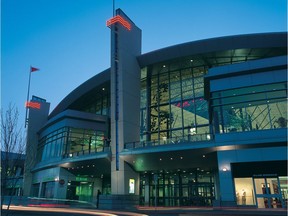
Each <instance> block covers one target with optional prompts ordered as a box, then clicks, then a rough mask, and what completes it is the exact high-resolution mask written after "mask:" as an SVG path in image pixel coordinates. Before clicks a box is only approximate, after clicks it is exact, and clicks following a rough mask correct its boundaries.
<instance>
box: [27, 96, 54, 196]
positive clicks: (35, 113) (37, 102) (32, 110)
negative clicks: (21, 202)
mask: <svg viewBox="0 0 288 216" xmlns="http://www.w3.org/2000/svg"><path fill="white" fill-rule="evenodd" d="M26 106H27V107H28V108H29V116H28V128H27V142H26V160H25V165H24V185H23V194H24V196H30V195H31V186H32V173H31V170H32V168H33V167H34V166H35V164H36V163H37V160H36V155H37V147H38V135H37V132H38V131H39V130H40V128H41V127H43V125H44V124H45V123H46V122H47V119H48V114H49V108H50V103H48V102H46V100H45V99H42V98H39V97H36V96H32V100H31V101H29V102H28V103H27V104H26Z"/></svg>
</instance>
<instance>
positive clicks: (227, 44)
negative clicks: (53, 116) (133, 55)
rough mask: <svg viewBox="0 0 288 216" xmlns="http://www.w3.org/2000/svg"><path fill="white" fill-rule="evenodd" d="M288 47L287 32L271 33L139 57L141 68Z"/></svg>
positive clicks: (195, 43) (180, 46) (185, 45)
mask: <svg viewBox="0 0 288 216" xmlns="http://www.w3.org/2000/svg"><path fill="white" fill-rule="evenodd" d="M269 47H287V32H270V33H257V34H245V35H233V36H225V37H218V38H212V39H211V38H210V39H204V40H198V41H192V42H187V43H183V44H178V45H174V46H170V47H166V48H162V49H159V50H155V51H152V52H149V53H145V54H143V55H141V56H138V57H137V59H138V62H139V65H140V67H145V66H148V65H151V64H155V63H158V62H164V61H168V60H170V59H176V58H181V57H185V56H189V55H197V54H204V53H210V52H216V51H223V50H230V49H238V48H239V49H240V48H269Z"/></svg>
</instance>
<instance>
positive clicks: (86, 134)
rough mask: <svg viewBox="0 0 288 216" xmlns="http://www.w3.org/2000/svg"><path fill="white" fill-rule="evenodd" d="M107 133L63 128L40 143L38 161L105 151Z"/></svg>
mask: <svg viewBox="0 0 288 216" xmlns="http://www.w3.org/2000/svg"><path fill="white" fill-rule="evenodd" d="M104 147H108V146H107V143H105V133H104V132H103V131H96V130H91V129H81V128H72V127H63V128H60V129H58V130H55V131H53V132H52V133H50V134H48V135H47V136H45V137H43V138H42V139H40V141H39V148H38V153H37V160H38V162H40V161H48V160H50V159H55V158H61V157H73V156H78V155H85V154H92V153H96V152H102V151H105V149H104Z"/></svg>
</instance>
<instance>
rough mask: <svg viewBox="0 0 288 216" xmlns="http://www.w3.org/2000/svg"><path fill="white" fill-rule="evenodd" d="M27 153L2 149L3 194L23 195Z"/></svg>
mask: <svg viewBox="0 0 288 216" xmlns="http://www.w3.org/2000/svg"><path fill="white" fill-rule="evenodd" d="M24 163H25V155H24V154H20V153H14V152H7V151H1V196H2V197H4V196H22V194H23V173H24Z"/></svg>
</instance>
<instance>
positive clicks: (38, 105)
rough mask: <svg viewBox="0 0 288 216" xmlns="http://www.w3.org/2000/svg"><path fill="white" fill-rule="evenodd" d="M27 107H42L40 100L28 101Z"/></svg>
mask: <svg viewBox="0 0 288 216" xmlns="http://www.w3.org/2000/svg"><path fill="white" fill-rule="evenodd" d="M25 107H27V108H33V109H40V108H41V104H40V103H38V102H32V101H27V102H26V103H25Z"/></svg>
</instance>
